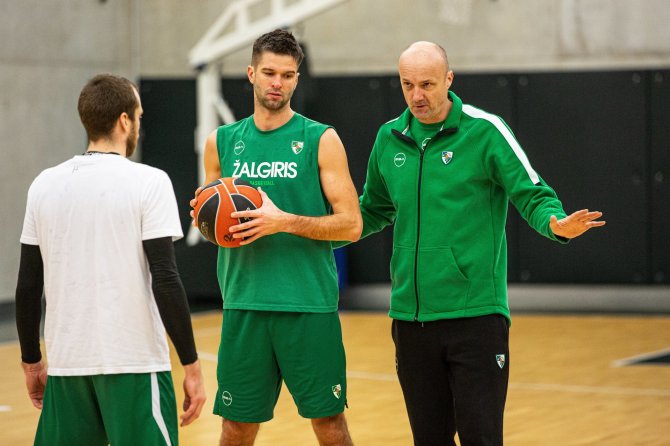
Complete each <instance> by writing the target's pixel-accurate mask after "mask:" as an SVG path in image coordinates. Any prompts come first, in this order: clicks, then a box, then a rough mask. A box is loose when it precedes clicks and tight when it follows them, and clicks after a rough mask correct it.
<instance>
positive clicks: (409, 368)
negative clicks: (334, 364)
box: [392, 314, 509, 446]
mask: <svg viewBox="0 0 670 446" xmlns="http://www.w3.org/2000/svg"><path fill="white" fill-rule="evenodd" d="M392 335H393V342H394V343H395V346H396V367H397V372H398V379H399V380H400V386H401V387H402V391H403V394H404V397H405V405H406V406H407V413H408V415H409V421H410V425H411V427H412V435H413V436H414V444H415V445H417V446H433V445H435V446H437V445H440V446H445V445H446V446H450V445H455V444H456V443H455V441H454V435H455V434H456V432H458V438H459V440H460V442H461V445H462V446H499V445H502V444H503V411H504V409H505V399H506V397H507V383H508V380H509V328H508V324H507V319H506V318H505V317H504V316H502V315H498V314H493V315H488V316H481V317H473V318H462V319H444V320H439V321H434V322H423V323H422V322H406V321H399V320H394V321H393V325H392Z"/></svg>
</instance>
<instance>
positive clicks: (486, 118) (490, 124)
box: [461, 104, 507, 131]
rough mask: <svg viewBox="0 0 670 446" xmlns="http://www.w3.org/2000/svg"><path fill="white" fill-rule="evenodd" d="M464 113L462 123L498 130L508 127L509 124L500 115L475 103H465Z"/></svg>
mask: <svg viewBox="0 0 670 446" xmlns="http://www.w3.org/2000/svg"><path fill="white" fill-rule="evenodd" d="M462 115H463V116H462V118H461V123H462V124H466V125H467V124H469V125H475V126H479V127H483V128H484V129H489V130H497V131H501V130H502V128H504V127H507V124H506V123H505V121H504V120H503V119H502V118H501V117H500V116H498V115H496V114H494V113H490V112H488V111H486V110H483V109H481V108H478V107H475V106H474V105H470V104H463V109H462Z"/></svg>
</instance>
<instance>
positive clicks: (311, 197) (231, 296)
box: [216, 113, 338, 313]
mask: <svg viewBox="0 0 670 446" xmlns="http://www.w3.org/2000/svg"><path fill="white" fill-rule="evenodd" d="M328 128H329V126H327V125H324V124H321V123H318V122H316V121H312V120H310V119H307V118H305V117H304V116H302V115H300V114H298V113H295V114H294V115H293V117H292V118H291V119H290V120H289V121H288V122H287V123H286V124H284V125H283V126H281V127H279V128H277V129H274V130H270V131H267V132H264V131H261V130H259V129H258V128H257V127H256V125H255V123H254V119H253V116H249V117H248V118H245V119H243V120H241V121H238V122H236V123H233V124H229V125H224V126H222V127H219V129H218V131H217V141H216V142H217V150H218V152H219V162H220V163H221V174H222V177H232V176H234V177H239V178H241V179H243V180H246V181H248V182H250V183H251V184H253V185H254V186H260V187H261V188H262V189H263V190H264V191H265V193H267V194H268V196H269V197H270V199H272V201H273V202H274V203H275V204H276V205H277V207H279V209H282V210H283V211H285V212H290V213H292V214H298V215H305V216H322V215H327V214H329V213H330V205H329V203H328V201H327V200H326V198H325V196H324V195H323V192H322V190H321V182H320V179H319V162H318V156H319V140H320V139H321V135H323V132H325V131H326V129H328ZM217 276H218V279H219V286H220V287H221V292H222V294H223V308H225V309H243V310H265V311H268V310H269V311H294V312H309V313H326V312H332V311H336V310H337V300H338V287H337V270H336V267H335V258H334V256H333V251H332V246H331V243H330V242H329V241H320V240H312V239H307V238H303V237H298V236H295V235H291V234H287V233H277V234H272V235H269V236H265V237H261V238H260V239H258V240H256V241H255V242H253V243H251V244H249V245H246V246H241V247H239V248H219V257H218V262H217Z"/></svg>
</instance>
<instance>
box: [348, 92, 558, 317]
mask: <svg viewBox="0 0 670 446" xmlns="http://www.w3.org/2000/svg"><path fill="white" fill-rule="evenodd" d="M449 99H450V100H451V101H452V103H453V105H452V108H451V111H450V112H449V115H448V116H447V120H446V121H445V123H444V125H443V126H442V129H441V130H440V131H439V132H438V133H437V135H436V136H435V137H433V138H432V139H431V140H430V141H429V143H428V144H427V146H426V147H425V149H424V150H421V149H420V146H419V145H418V144H417V141H414V140H413V139H412V135H411V134H410V131H409V124H410V119H415V118H414V117H413V116H412V114H411V113H410V111H409V109H407V110H405V112H404V113H403V114H402V115H400V116H399V117H398V118H396V119H394V120H392V121H389V122H387V123H386V124H384V125H383V126H382V127H381V128H380V130H379V133H378V134H377V138H376V141H375V144H374V147H373V149H372V153H371V154H370V160H369V162H368V171H367V179H366V183H365V187H364V190H363V195H362V196H361V197H360V206H361V212H362V214H363V222H364V227H363V235H362V237H365V236H368V235H370V234H372V233H375V232H378V231H380V230H382V229H383V228H384V227H386V226H388V225H390V224H395V227H394V231H393V257H392V259H391V283H392V291H391V310H390V312H389V316H391V317H392V318H394V319H400V320H408V321H412V320H417V321H420V322H423V321H433V320H437V319H451V318H460V317H472V316H482V315H486V314H493V313H499V314H503V315H504V316H505V317H507V318H508V319H509V318H510V314H509V305H508V302H507V246H506V239H505V222H506V219H507V207H508V201H511V202H512V203H513V204H514V206H515V207H516V208H517V209H518V210H519V212H520V213H521V215H522V216H523V217H524V218H525V219H526V221H527V222H528V223H529V224H530V226H531V227H533V228H534V229H535V230H536V231H537V232H539V233H540V234H542V235H544V236H546V237H548V238H550V239H553V240H557V241H561V242H566V241H567V240H565V239H562V238H560V237H556V236H555V235H554V234H553V232H552V231H551V229H550V228H549V219H550V216H551V215H555V216H556V217H557V218H559V219H560V218H563V217H565V215H566V214H565V211H564V210H563V206H562V204H561V202H560V201H559V200H558V198H557V196H556V193H555V192H554V191H553V189H552V188H551V187H549V186H548V185H547V184H546V183H545V182H544V180H542V178H540V177H539V175H538V174H537V173H536V172H535V171H534V170H533V168H532V167H531V165H530V163H529V162H528V158H527V157H526V155H525V153H524V152H523V150H522V149H521V147H520V146H519V143H518V142H517V141H516V139H515V138H514V135H513V134H512V132H511V130H510V129H509V127H507V125H506V124H505V122H504V121H503V120H502V119H501V118H499V117H498V116H495V115H492V114H490V113H487V112H484V111H482V110H480V109H477V108H475V107H472V106H470V105H464V104H463V103H462V101H461V100H460V99H459V98H458V97H457V96H456V95H455V94H454V93H453V92H449Z"/></svg>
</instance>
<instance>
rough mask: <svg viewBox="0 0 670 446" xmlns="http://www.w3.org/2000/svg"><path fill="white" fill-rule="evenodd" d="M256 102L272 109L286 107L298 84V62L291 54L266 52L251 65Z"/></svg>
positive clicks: (251, 80)
mask: <svg viewBox="0 0 670 446" xmlns="http://www.w3.org/2000/svg"><path fill="white" fill-rule="evenodd" d="M247 74H248V76H249V81H250V82H251V83H252V84H253V86H254V97H255V98H256V103H257V104H258V105H259V106H261V107H263V108H265V109H266V110H270V111H278V110H282V109H284V108H285V107H286V106H287V105H288V104H289V102H290V101H291V97H292V96H293V92H294V91H295V89H296V87H297V86H298V64H297V62H296V60H295V59H294V58H293V57H292V56H289V55H285V54H275V53H272V52H269V51H266V52H264V53H263V54H262V55H261V56H260V57H259V59H258V61H257V62H256V65H255V66H249V68H248V72H247Z"/></svg>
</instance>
